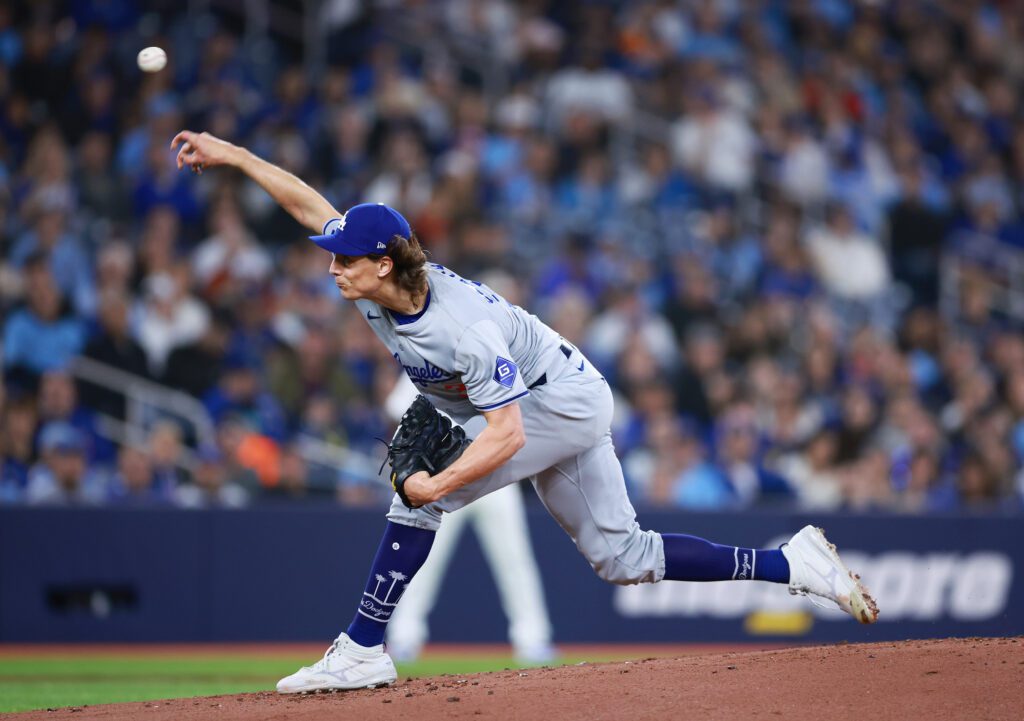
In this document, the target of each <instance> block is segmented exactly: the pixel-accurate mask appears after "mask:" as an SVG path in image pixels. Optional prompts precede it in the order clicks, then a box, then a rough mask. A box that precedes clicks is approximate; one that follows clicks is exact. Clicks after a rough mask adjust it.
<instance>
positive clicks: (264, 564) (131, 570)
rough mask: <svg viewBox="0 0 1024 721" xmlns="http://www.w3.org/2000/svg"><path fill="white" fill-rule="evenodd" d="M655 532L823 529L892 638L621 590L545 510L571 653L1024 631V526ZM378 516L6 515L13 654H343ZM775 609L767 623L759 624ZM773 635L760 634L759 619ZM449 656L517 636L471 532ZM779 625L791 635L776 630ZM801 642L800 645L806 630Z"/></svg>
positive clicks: (986, 522) (732, 590)
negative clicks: (336, 644) (181, 646)
mask: <svg viewBox="0 0 1024 721" xmlns="http://www.w3.org/2000/svg"><path fill="white" fill-rule="evenodd" d="M640 521H641V525H643V526H645V527H648V528H654V529H657V530H665V531H675V532H685V533H691V534H694V535H698V536H701V537H704V538H707V539H709V540H711V541H715V542H720V543H730V544H737V545H742V546H747V547H764V546H769V545H777V544H778V543H779V542H780V541H781V540H784V539H785V538H786V537H788V536H789V535H790V534H791V533H792V532H793V531H795V530H797V529H799V528H800V527H801V526H802V525H804V524H805V523H808V522H814V523H817V524H818V525H821V526H823V527H824V528H825V529H826V530H827V532H828V535H829V538H830V539H831V540H833V541H834V542H835V543H836V544H837V545H838V546H839V548H840V549H841V551H842V552H843V554H844V558H847V560H848V561H849V562H850V565H851V566H853V567H855V568H857V569H859V570H862V571H864V576H865V580H866V581H867V583H868V584H869V586H871V587H872V590H873V591H875V592H876V595H877V596H878V597H879V603H880V605H881V607H882V616H881V620H880V621H879V623H878V624H876V625H875V626H872V627H861V626H858V625H857V624H855V623H854V622H852V620H850V619H848V618H845V617H843V616H842V615H840V614H839V613H838V612H836V613H830V612H827V611H820V612H819V611H817V610H816V609H814V607H813V606H811V605H810V604H809V603H807V602H806V601H805V600H802V599H792V598H790V597H789V596H788V594H786V592H785V589H784V588H783V587H781V586H773V585H770V584H759V583H747V582H726V583H713V584H678V583H662V584H657V585H654V586H650V585H648V586H636V587H628V588H625V587H622V588H620V587H614V586H610V585H608V584H605V583H604V582H602V581H600V580H599V579H598V578H597V577H596V576H595V575H594V574H593V572H592V571H591V570H590V568H589V566H588V565H587V563H586V561H585V560H584V559H583V558H582V557H581V556H580V555H579V554H578V553H577V552H576V549H575V548H574V547H573V545H572V543H571V542H570V541H569V539H568V538H567V537H566V536H565V535H564V533H563V532H562V531H561V529H559V528H558V527H557V525H556V524H555V523H554V522H553V521H552V520H551V518H550V517H548V516H547V514H546V513H544V512H543V511H542V510H539V509H532V510H531V512H530V527H531V532H532V534H533V541H534V546H535V548H537V549H543V550H542V551H541V552H540V553H539V554H538V562H539V564H540V568H541V576H542V578H543V582H544V585H545V592H546V597H547V600H548V604H549V609H550V612H551V618H552V623H553V625H554V628H555V638H556V641H561V642H587V641H599V642H614V641H622V642H629V641H631V642H654V641H666V642H683V641H700V642H707V641H738V640H750V639H751V638H754V637H755V636H752V635H751V632H752V629H753V630H758V629H759V632H764V631H765V630H766V629H767V630H769V631H770V630H771V629H773V628H774V629H782V628H785V627H787V621H791V620H792V619H793V618H794V612H795V613H796V615H797V617H799V615H800V614H801V613H803V612H805V611H808V610H811V611H814V616H813V623H810V624H807V623H802V624H801V623H797V624H796V625H795V627H796V628H797V629H799V630H800V631H801V632H800V634H799V635H796V636H786V635H782V634H778V635H767V636H757V637H758V638H765V639H773V640H774V639H778V638H793V639H795V640H801V641H806V640H814V641H835V640H841V639H846V640H850V641H857V640H865V641H867V640H890V639H902V638H914V637H920V638H924V637H936V636H951V635H1018V634H1022V633H1024V524H1022V523H1021V522H1020V519H1019V518H1014V517H1012V516H1006V517H985V516H976V517H969V516H965V517H959V516H950V517H903V516H892V515H878V516H843V515H826V514H819V515H817V516H815V517H814V518H811V517H804V516H799V515H794V514H785V513H756V514H744V515H732V514H719V513H715V514H690V513H666V512H659V513H642V514H641V517H640ZM383 522H384V521H383V514H382V513H380V512H370V511H357V510H346V509H340V508H334V507H317V506H310V507H307V506H282V507H272V508H258V509H253V510H249V511H241V512H239V511H178V510H156V509H154V510H137V509H130V510H117V509H98V510H69V509H59V510H58V509H17V508H4V509H0V642H14V641H19V642H24V641H221V640H223V641H239V640H319V641H327V640H330V639H331V638H333V637H334V636H335V635H336V634H337V633H338V631H339V630H342V629H343V628H344V625H345V624H347V622H348V620H349V617H350V616H351V608H352V604H353V603H354V600H353V599H357V598H358V597H359V594H360V592H361V591H362V585H363V581H364V578H365V575H366V572H367V569H368V568H369V564H370V561H371V559H372V555H373V553H374V549H375V544H376V543H377V541H378V539H379V536H380V529H381V527H382V524H383ZM764 608H768V609H769V613H767V614H765V613H760V614H758V615H757V616H756V617H754V618H752V617H751V613H752V612H755V611H758V610H759V609H764ZM755 618H756V619H757V620H759V622H760V623H757V624H753V623H752V621H753V620H754V619H755ZM431 622H432V626H431V629H432V638H433V639H434V640H438V641H455V642H473V641H481V642H495V641H503V640H504V639H505V622H504V619H503V617H502V613H501V609H500V604H499V601H498V597H497V593H496V591H495V587H494V582H493V580H492V579H491V575H490V571H489V570H488V568H487V566H486V563H485V562H484V560H483V557H482V554H481V553H480V550H479V546H478V545H477V543H476V541H475V538H473V535H472V533H468V532H467V533H466V537H465V539H464V541H463V544H462V547H461V548H460V549H459V550H458V551H457V553H456V555H455V558H454V561H453V564H452V566H451V568H450V569H449V572H448V577H447V579H446V581H445V583H444V584H443V590H442V592H441V595H440V598H439V601H438V605H437V608H436V609H435V610H434V613H433V614H432V616H431ZM775 624H781V625H775ZM791 630H792V629H791Z"/></svg>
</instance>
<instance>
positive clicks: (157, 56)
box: [138, 46, 167, 73]
mask: <svg viewBox="0 0 1024 721" xmlns="http://www.w3.org/2000/svg"><path fill="white" fill-rule="evenodd" d="M138 63H139V70H142V71H143V72H146V73H158V72H160V71H161V70H163V69H164V66H165V65H167V53H165V52H164V50H163V48H158V47H156V46H153V47H148V48H143V49H142V50H140V51H139V57H138Z"/></svg>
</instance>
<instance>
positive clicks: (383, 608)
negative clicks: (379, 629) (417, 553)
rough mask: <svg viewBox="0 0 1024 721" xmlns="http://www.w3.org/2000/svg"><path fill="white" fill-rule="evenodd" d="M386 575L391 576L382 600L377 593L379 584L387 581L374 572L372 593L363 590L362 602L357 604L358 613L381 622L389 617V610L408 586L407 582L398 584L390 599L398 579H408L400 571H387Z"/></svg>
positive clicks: (385, 621) (395, 604)
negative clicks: (392, 597)
mask: <svg viewBox="0 0 1024 721" xmlns="http://www.w3.org/2000/svg"><path fill="white" fill-rule="evenodd" d="M388 576H390V577H391V585H390V586H388V592H387V593H386V594H384V598H383V600H382V599H381V598H380V596H379V595H378V593H379V592H380V587H381V584H383V583H387V580H388V579H387V578H386V577H385V576H383V575H381V574H379V573H375V574H374V575H373V580H375V581H376V582H377V585H376V586H374V587H373V593H370V592H369V591H363V600H362V603H360V604H359V606H360V608H359V613H361V614H363V615H364V616H366V617H367V618H372V619H373V620H374V621H379V622H381V623H387V622H388V620H389V619H390V618H391V612H392V611H393V610H394V608H395V606H397V605H398V601H399V599H401V598H402V594H403V593H405V589H407V588H408V587H409V584H408V583H404V584H402V585H401V586H399V588H398V593H397V594H395V600H394V601H392V600H391V594H392V593H393V592H394V590H395V586H396V585H398V582H399V581H407V580H409V577H408V576H406V575H405V574H404V573H402V572H401V571H388ZM375 602H376V603H375ZM377 604H380V605H377Z"/></svg>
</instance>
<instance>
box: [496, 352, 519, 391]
mask: <svg viewBox="0 0 1024 721" xmlns="http://www.w3.org/2000/svg"><path fill="white" fill-rule="evenodd" d="M518 372H519V369H518V368H517V367H516V364H515V363H513V362H512V361H510V360H508V359H507V358H502V357H501V356H498V360H497V361H496V362H495V364H494V381H495V382H496V383H499V384H501V385H503V386H505V387H506V388H511V387H512V384H513V383H515V382H516V373H518Z"/></svg>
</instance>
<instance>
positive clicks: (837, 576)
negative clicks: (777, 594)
mask: <svg viewBox="0 0 1024 721" xmlns="http://www.w3.org/2000/svg"><path fill="white" fill-rule="evenodd" d="M782 554H783V555H784V556H785V557H786V560H787V561H789V592H790V593H792V594H793V595H794V596H795V595H797V594H799V595H801V596H806V595H808V594H812V595H814V596H821V597H822V598H827V599H828V600H829V601H833V602H835V604H836V605H838V606H839V608H841V609H843V610H844V611H846V612H847V613H848V614H850V615H851V616H853V617H854V618H855V619H857V620H858V621H860V622H861V623H874V622H875V621H876V620H877V619H878V605H877V604H876V603H875V599H873V598H871V595H870V594H869V593H868V590H867V589H866V588H864V586H863V584H861V582H860V576H857V575H855V574H853V573H850V571H849V570H848V569H847V568H846V566H845V565H843V562H842V560H841V559H840V558H839V553H838V552H837V551H836V547H835V546H833V545H832V544H831V543H829V542H828V539H827V538H825V532H824V531H823V530H822V529H820V528H815V527H814V526H804V527H803V528H802V529H801V530H800V532H799V533H797V534H796V535H795V536H793V537H792V538H791V539H790V540H789V543H784V544H783V545H782ZM812 600H813V599H812ZM819 605H820V604H819Z"/></svg>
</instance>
